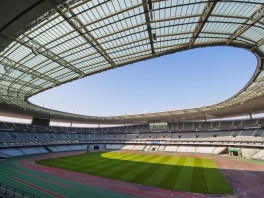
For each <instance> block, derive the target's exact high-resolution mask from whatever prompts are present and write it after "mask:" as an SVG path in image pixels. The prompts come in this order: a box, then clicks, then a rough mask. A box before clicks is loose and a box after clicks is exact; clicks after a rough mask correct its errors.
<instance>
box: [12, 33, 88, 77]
mask: <svg viewBox="0 0 264 198" xmlns="http://www.w3.org/2000/svg"><path fill="white" fill-rule="evenodd" d="M26 39H28V40H26ZM15 40H16V41H17V42H19V43H20V44H22V45H24V46H26V47H27V48H29V49H35V51H36V52H37V53H39V54H41V55H43V56H45V57H46V58H48V59H50V60H52V61H54V62H56V63H58V64H59V65H61V66H62V67H64V68H67V69H69V70H71V71H72V72H74V73H77V74H79V75H80V76H83V72H82V71H81V70H80V69H78V68H76V67H74V66H73V65H71V64H70V63H68V62H67V61H66V60H64V59H62V58H61V57H59V56H58V55H57V54H55V53H54V52H52V51H51V50H49V49H47V48H46V47H45V46H43V45H41V44H40V43H39V42H37V41H36V40H34V39H31V38H29V37H26V36H23V37H21V38H16V39H15Z"/></svg>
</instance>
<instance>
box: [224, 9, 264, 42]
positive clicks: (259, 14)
mask: <svg viewBox="0 0 264 198" xmlns="http://www.w3.org/2000/svg"><path fill="white" fill-rule="evenodd" d="M263 16H264V5H261V6H260V7H259V8H258V9H257V10H256V11H255V12H253V13H252V14H251V16H250V18H249V19H247V20H245V21H244V23H243V25H240V26H239V28H237V29H236V30H235V31H234V32H233V34H232V35H231V36H230V37H229V38H228V40H227V42H226V45H229V44H230V43H231V42H233V41H234V40H235V39H236V38H238V37H239V36H240V35H242V34H243V33H244V32H246V31H247V30H248V29H249V28H250V27H251V26H253V25H254V24H255V23H257V22H258V21H259V20H260V19H262V18H263Z"/></svg>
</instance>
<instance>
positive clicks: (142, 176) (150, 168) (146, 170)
mask: <svg viewBox="0 0 264 198" xmlns="http://www.w3.org/2000/svg"><path fill="white" fill-rule="evenodd" d="M170 158H171V157H170V156H160V157H159V158H158V157H157V158H156V159H157V161H156V163H150V164H149V163H145V166H144V167H142V171H140V172H139V173H138V174H136V175H135V176H134V177H133V178H131V180H130V181H132V182H136V181H138V180H139V181H140V182H141V183H145V180H146V179H147V178H148V177H150V176H151V175H152V174H153V173H154V172H155V171H156V170H157V169H158V168H159V167H160V165H161V164H163V165H165V163H166V162H167V161H168V160H169V159H170ZM158 159H159V160H158ZM152 184H154V182H153V183H152Z"/></svg>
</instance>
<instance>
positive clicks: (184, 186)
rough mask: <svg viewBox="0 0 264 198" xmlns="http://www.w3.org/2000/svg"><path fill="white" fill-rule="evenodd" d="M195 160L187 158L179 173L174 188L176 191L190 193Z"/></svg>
mask: <svg viewBox="0 0 264 198" xmlns="http://www.w3.org/2000/svg"><path fill="white" fill-rule="evenodd" d="M193 166H194V159H193V158H190V157H188V158H186V160H185V162H184V164H183V165H182V168H181V170H180V172H179V175H178V177H177V180H176V181H175V184H174V186H173V188H174V189H180V190H181V191H190V189H191V180H192V175H193Z"/></svg>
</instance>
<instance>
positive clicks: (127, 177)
mask: <svg viewBox="0 0 264 198" xmlns="http://www.w3.org/2000/svg"><path fill="white" fill-rule="evenodd" d="M155 158H157V156H153V155H149V156H146V158H145V160H149V161H152V160H153V159H155ZM156 160H158V159H156ZM134 164H135V168H133V169H132V170H130V171H129V172H127V173H125V174H123V175H121V176H120V177H118V178H119V179H121V180H125V181H130V180H131V179H132V178H133V177H134V175H136V174H138V173H140V172H142V170H143V169H144V167H145V166H146V165H147V164H148V163H145V162H134Z"/></svg>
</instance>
